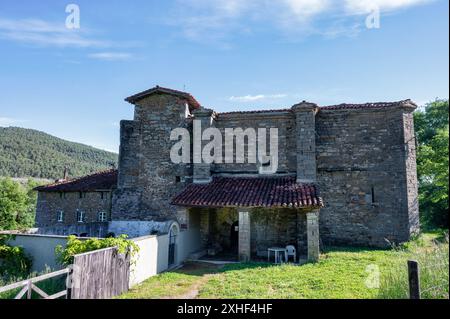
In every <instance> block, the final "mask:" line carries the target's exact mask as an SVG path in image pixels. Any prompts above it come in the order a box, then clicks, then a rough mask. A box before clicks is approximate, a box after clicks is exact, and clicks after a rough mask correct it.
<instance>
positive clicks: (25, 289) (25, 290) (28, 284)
mask: <svg viewBox="0 0 450 319" xmlns="http://www.w3.org/2000/svg"><path fill="white" fill-rule="evenodd" d="M64 274H67V275H69V274H70V269H69V268H65V269H62V270H58V271H55V272H52V273H48V274H45V275H42V276H38V277H34V278H30V279H26V280H22V281H19V282H16V283H14V284H11V285H8V286H4V287H0V293H3V292H7V291H10V290H13V289H17V288H21V287H22V289H21V290H20V291H19V293H18V294H17V295H16V297H15V298H14V299H22V298H23V296H24V295H25V294H27V299H31V296H32V292H33V291H34V292H36V293H37V294H38V295H39V296H40V297H41V298H43V299H57V298H61V297H64V296H66V298H67V297H68V293H67V291H68V289H65V290H62V291H60V292H57V293H55V294H53V295H48V294H47V293H46V292H45V291H43V290H42V289H40V288H39V287H37V286H36V285H35V284H36V283H38V282H41V281H44V280H47V279H50V278H54V277H58V276H62V275H64Z"/></svg>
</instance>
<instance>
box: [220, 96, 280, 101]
mask: <svg viewBox="0 0 450 319" xmlns="http://www.w3.org/2000/svg"><path fill="white" fill-rule="evenodd" d="M286 96H287V95H286V94H269V95H266V94H258V95H245V96H232V97H230V98H229V100H230V101H233V102H254V101H262V100H273V99H282V98H284V97H286Z"/></svg>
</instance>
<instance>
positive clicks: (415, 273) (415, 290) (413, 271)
mask: <svg viewBox="0 0 450 319" xmlns="http://www.w3.org/2000/svg"><path fill="white" fill-rule="evenodd" d="M408 281H409V298H410V299H420V282H419V263H418V262H417V261H415V260H408Z"/></svg>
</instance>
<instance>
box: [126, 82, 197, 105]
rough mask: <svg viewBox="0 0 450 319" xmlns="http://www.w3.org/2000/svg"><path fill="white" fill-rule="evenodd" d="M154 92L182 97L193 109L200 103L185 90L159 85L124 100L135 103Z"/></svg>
mask: <svg viewBox="0 0 450 319" xmlns="http://www.w3.org/2000/svg"><path fill="white" fill-rule="evenodd" d="M156 93H166V94H171V95H175V96H179V97H181V98H184V99H186V100H187V101H188V103H189V105H190V106H191V107H192V108H193V109H198V108H200V103H199V102H198V101H197V100H196V99H195V98H194V97H193V96H192V95H190V94H189V93H187V92H182V91H177V90H172V89H169V88H164V87H161V86H158V85H157V86H155V87H154V88H151V89H149V90H146V91H143V92H140V93H137V94H134V95H132V96H129V97H127V98H126V99H125V101H127V102H129V103H132V104H134V103H136V102H137V101H139V100H141V99H143V98H145V97H147V96H149V95H152V94H156Z"/></svg>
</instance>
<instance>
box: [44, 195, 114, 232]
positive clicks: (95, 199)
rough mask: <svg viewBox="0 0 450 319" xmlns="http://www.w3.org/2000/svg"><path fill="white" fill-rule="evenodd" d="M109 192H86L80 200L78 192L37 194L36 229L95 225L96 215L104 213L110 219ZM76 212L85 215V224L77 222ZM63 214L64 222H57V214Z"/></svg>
mask: <svg viewBox="0 0 450 319" xmlns="http://www.w3.org/2000/svg"><path fill="white" fill-rule="evenodd" d="M111 196H112V195H111V192H103V199H102V196H101V192H86V193H83V194H82V198H80V193H79V192H72V193H57V192H39V193H38V201H37V207H36V227H39V228H41V227H49V226H69V225H80V224H81V225H82V224H88V223H96V222H97V221H98V213H99V212H106V213H107V220H110V219H111V216H110V213H111ZM77 210H80V211H83V212H84V213H85V222H84V223H78V222H77ZM59 211H63V212H64V221H63V222H58V220H57V213H58V212H59Z"/></svg>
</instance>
